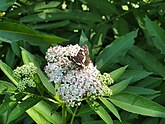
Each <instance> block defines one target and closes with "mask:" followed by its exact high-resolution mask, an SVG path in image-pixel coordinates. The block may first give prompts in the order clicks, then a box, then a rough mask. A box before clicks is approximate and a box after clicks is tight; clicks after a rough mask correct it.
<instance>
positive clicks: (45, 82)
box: [22, 48, 55, 95]
mask: <svg viewBox="0 0 165 124" xmlns="http://www.w3.org/2000/svg"><path fill="white" fill-rule="evenodd" d="M22 58H23V61H24V62H25V63H28V62H33V63H34V65H35V66H36V67H38V68H37V74H38V76H39V78H40V79H41V82H42V84H43V85H44V86H45V88H46V89H47V90H48V91H49V92H50V93H52V94H53V95H55V88H54V86H53V85H52V84H51V83H50V82H49V81H48V78H47V77H46V76H45V74H44V73H43V72H42V70H41V69H40V64H39V62H38V61H37V59H36V58H35V56H33V55H32V54H31V53H29V52H28V51H26V50H25V49H23V48H22Z"/></svg>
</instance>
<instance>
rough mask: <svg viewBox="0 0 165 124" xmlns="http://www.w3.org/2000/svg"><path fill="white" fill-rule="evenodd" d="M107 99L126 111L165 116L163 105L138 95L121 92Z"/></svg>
mask: <svg viewBox="0 0 165 124" xmlns="http://www.w3.org/2000/svg"><path fill="white" fill-rule="evenodd" d="M109 100H110V101H111V102H112V103H113V104H115V105H116V106H118V107H120V108H121V109H124V110H126V111H128V112H132V113H135V114H141V115H146V116H152V117H163V118H165V107H163V106H161V105H159V104H157V103H155V102H153V101H150V100H148V99H147V98H145V97H142V96H139V95H135V94H130V93H121V94H117V95H114V96H111V98H109Z"/></svg>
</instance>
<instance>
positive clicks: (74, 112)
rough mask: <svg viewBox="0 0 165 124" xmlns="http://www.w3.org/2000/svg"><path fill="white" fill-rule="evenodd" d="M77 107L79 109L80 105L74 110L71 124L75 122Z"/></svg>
mask: <svg viewBox="0 0 165 124" xmlns="http://www.w3.org/2000/svg"><path fill="white" fill-rule="evenodd" d="M77 109H78V106H77V107H76V108H75V110H74V113H73V115H72V118H71V121H70V124H73V121H74V117H75V115H76V112H77Z"/></svg>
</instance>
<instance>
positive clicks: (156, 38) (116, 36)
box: [0, 0, 165, 124]
mask: <svg viewBox="0 0 165 124" xmlns="http://www.w3.org/2000/svg"><path fill="white" fill-rule="evenodd" d="M164 8H165V2H164V0H157V1H154V0H143V1H138V2H137V1H135V0H129V1H125V0H120V1H112V0H79V1H76V0H56V1H54V0H36V1H33V0H1V1H0V70H1V73H0V120H2V121H0V123H2V124H7V123H8V124H12V123H16V124H17V123H26V124H31V123H38V124H43V123H44V124H50V123H53V124H61V123H62V122H63V118H62V116H61V113H63V112H62V106H63V107H64V105H63V103H62V102H61V100H60V99H59V97H57V96H56V86H54V84H52V83H51V82H49V79H48V77H47V76H46V75H45V73H44V66H45V65H46V60H45V58H44V56H45V53H46V50H47V48H48V47H49V46H51V45H52V46H54V45H59V44H60V45H64V46H65V45H68V44H79V45H80V46H83V45H85V44H86V45H87V46H88V48H89V57H90V58H91V60H92V62H93V63H94V64H95V65H96V66H97V69H99V70H100V71H101V73H105V72H106V73H107V74H109V75H110V76H111V78H112V79H113V80H114V83H113V84H112V85H111V86H109V88H110V89H111V90H112V93H113V95H112V96H111V97H104V98H103V97H100V98H98V99H97V100H95V101H93V102H92V101H88V100H87V101H85V100H84V101H83V103H82V105H81V106H78V107H77V108H69V107H68V108H66V110H67V111H68V113H67V118H66V121H67V122H66V123H70V124H78V123H82V124H94V123H95V124H97V123H98V124H103V123H109V124H113V123H114V124H120V123H135V124H136V123H142V124H151V123H154V124H164V123H165V119H163V118H165V114H164V113H165V107H164V106H165V102H164V97H165V90H164V88H165V86H164V79H165V59H164V58H165V31H164V30H165V9H164ZM29 62H32V63H34V65H35V67H37V74H36V79H35V81H36V88H28V89H27V90H26V91H24V92H22V93H20V92H19V90H18V88H17V86H18V81H19V80H18V79H17V78H15V77H14V73H13V70H14V69H15V68H16V67H18V66H19V67H20V66H22V65H24V64H27V63H29ZM65 112H66V111H64V113H65ZM65 116H66V115H65ZM29 118H30V121H29ZM27 120H28V121H27Z"/></svg>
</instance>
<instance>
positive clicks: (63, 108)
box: [62, 104, 67, 124]
mask: <svg viewBox="0 0 165 124" xmlns="http://www.w3.org/2000/svg"><path fill="white" fill-rule="evenodd" d="M66 117H67V110H66V104H63V105H62V124H66Z"/></svg>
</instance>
